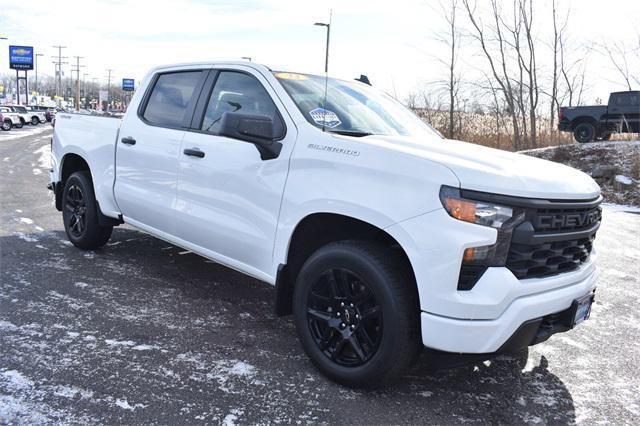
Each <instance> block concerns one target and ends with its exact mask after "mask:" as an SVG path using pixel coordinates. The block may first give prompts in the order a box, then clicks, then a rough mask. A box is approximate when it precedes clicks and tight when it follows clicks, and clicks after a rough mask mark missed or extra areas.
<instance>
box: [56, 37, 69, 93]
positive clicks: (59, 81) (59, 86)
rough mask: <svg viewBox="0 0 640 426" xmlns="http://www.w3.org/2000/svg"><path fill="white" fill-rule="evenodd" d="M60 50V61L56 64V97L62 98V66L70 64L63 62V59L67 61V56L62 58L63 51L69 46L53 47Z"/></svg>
mask: <svg viewBox="0 0 640 426" xmlns="http://www.w3.org/2000/svg"><path fill="white" fill-rule="evenodd" d="M53 47H54V48H55V49H58V60H57V61H56V62H54V64H56V96H60V91H62V65H63V64H67V63H68V62H62V60H63V59H67V57H66V56H62V49H66V48H67V46H53Z"/></svg>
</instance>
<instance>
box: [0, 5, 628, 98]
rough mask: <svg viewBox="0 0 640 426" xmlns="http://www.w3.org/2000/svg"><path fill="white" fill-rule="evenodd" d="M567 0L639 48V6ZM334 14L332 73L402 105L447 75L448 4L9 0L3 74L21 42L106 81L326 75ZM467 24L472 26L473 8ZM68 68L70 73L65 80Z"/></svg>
mask: <svg viewBox="0 0 640 426" xmlns="http://www.w3.org/2000/svg"><path fill="white" fill-rule="evenodd" d="M443 2H446V0H443ZM481 3H488V2H486V1H483V2H481ZM558 3H559V8H560V9H562V10H564V11H567V10H569V9H570V10H571V13H570V35H571V38H572V40H574V41H576V42H578V41H587V42H589V43H600V42H607V41H611V40H614V41H626V42H628V43H629V44H631V43H633V42H635V43H636V45H637V43H638V42H637V31H640V24H639V23H640V1H638V0H609V1H607V2H606V3H603V2H602V1H601V0H572V1H570V0H558ZM605 4H606V6H605ZM535 5H536V7H540V9H539V16H538V14H536V18H537V19H539V20H538V21H537V22H534V27H535V28H536V32H537V37H539V38H540V40H544V41H546V40H548V39H550V37H551V32H550V31H551V26H550V25H551V22H550V18H551V15H550V7H549V5H550V1H549V0H537V1H536V2H535ZM434 6H435V7H434ZM329 9H333V25H332V34H331V50H330V74H332V75H335V76H338V77H343V78H354V77H357V76H358V75H360V74H367V75H368V76H369V77H370V79H371V81H372V82H373V84H374V85H376V86H379V87H381V88H382V89H384V90H385V91H387V92H389V93H391V94H394V93H395V94H396V95H397V97H399V98H403V97H404V96H405V95H406V94H407V93H408V92H409V91H412V90H415V89H416V88H418V87H421V86H424V84H425V83H427V82H430V81H434V80H438V79H439V78H442V76H443V75H444V74H443V73H444V72H445V70H444V69H443V67H442V65H441V64H440V63H438V62H437V61H436V60H435V59H434V56H435V57H438V56H443V55H446V50H444V46H442V45H441V43H439V42H438V41H437V33H438V31H440V30H442V24H443V20H442V18H441V17H440V16H439V15H438V12H437V10H438V8H437V2H435V1H426V0H391V1H389V0H386V1H378V0H342V1H333V0H323V1H303V0H278V1H275V0H272V1H271V0H222V1H217V0H209V1H207V0H185V1H181V0H173V1H170V2H163V1H157V0H136V1H124V0H111V1H105V0H79V1H72V0H55V1H53V2H52V1H39V0H31V1H9V0H0V36H4V37H8V38H9V40H8V41H5V40H0V49H1V50H0V51H1V52H3V53H2V54H1V55H0V58H1V59H0V72H2V73H7V72H9V71H10V70H9V68H8V57H7V56H8V55H7V53H8V48H7V46H8V45H9V44H20V45H32V46H34V47H35V50H36V53H43V54H45V55H46V56H44V57H41V58H39V60H40V66H39V70H40V72H41V73H44V74H50V75H52V74H53V72H54V68H53V64H52V61H53V60H54V58H53V56H54V55H56V54H57V51H56V50H55V49H54V48H53V47H52V46H53V45H58V44H60V45H64V46H67V49H64V50H63V52H64V55H65V56H68V57H69V59H68V60H67V61H69V62H71V57H72V56H74V55H79V56H83V57H84V59H82V64H85V65H86V68H84V69H83V73H87V74H89V77H88V78H89V79H90V78H98V79H100V80H101V81H104V80H106V75H107V72H106V69H107V68H113V69H114V74H113V78H114V79H116V80H119V79H121V78H123V77H132V78H135V79H136V80H139V79H140V78H141V77H142V76H143V75H144V74H145V72H146V71H147V70H148V69H149V68H150V67H152V66H155V65H159V64H165V63H173V62H183V61H198V60H239V59H240V58H241V57H242V56H250V57H252V58H253V59H254V60H255V61H257V62H260V63H263V64H266V65H268V66H270V67H271V68H273V69H286V70H296V71H305V72H313V73H321V72H322V71H323V67H324V43H325V38H324V37H325V33H324V29H323V28H321V27H316V26H313V23H314V22H316V21H326V20H327V19H328V15H329ZM459 20H460V21H461V24H462V25H463V26H466V25H467V19H466V16H464V14H463V12H462V10H461V11H460V16H459ZM634 22H635V23H636V24H635V25H636V26H637V28H634ZM467 43H471V41H468V42H467ZM473 51H474V47H473V45H472V44H471V45H469V44H468V45H467V46H465V47H464V48H463V50H462V52H463V55H462V57H461V63H460V66H461V68H462V70H463V71H464V73H463V78H464V77H467V76H472V75H474V72H475V71H474V68H477V65H478V64H483V62H482V61H483V60H484V58H482V57H481V56H478V55H476V54H475V53H474V52H473ZM5 52H6V53H5ZM539 55H541V56H542V55H543V53H542V52H541V53H539ZM540 62H541V67H543V68H544V67H545V66H546V65H545V63H548V62H546V61H545V60H544V58H541V59H540ZM588 66H589V68H588V69H589V71H590V72H589V74H588V75H590V76H591V78H590V81H589V85H590V86H592V90H591V92H592V93H591V96H590V97H591V98H593V99H595V97H597V96H600V97H606V95H607V94H608V92H609V91H611V90H621V89H624V87H623V86H621V85H620V83H621V81H620V79H619V78H618V77H617V76H616V74H615V72H614V71H613V69H612V66H611V64H610V63H609V62H608V61H606V60H605V58H604V57H603V56H599V55H591V56H590V57H589V65H588ZM69 69H70V65H66V73H68V71H69ZM596 76H597V78H596ZM430 87H431V86H430Z"/></svg>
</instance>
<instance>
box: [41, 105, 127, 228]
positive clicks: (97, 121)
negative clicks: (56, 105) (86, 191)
mask: <svg viewBox="0 0 640 426" xmlns="http://www.w3.org/2000/svg"><path fill="white" fill-rule="evenodd" d="M121 124H122V119H120V118H117V117H113V116H108V115H104V116H103V115H91V114H81V113H67V112H65V113H59V114H57V116H56V122H55V127H54V132H53V143H52V147H51V149H52V153H53V161H54V163H53V171H52V173H56V171H57V170H61V168H60V167H59V166H60V165H58V164H57V163H56V159H61V160H60V161H62V163H63V164H62V165H64V161H65V159H66V158H67V157H65V156H66V154H67V153H69V152H73V153H77V154H78V155H80V156H82V157H83V158H85V159H86V160H87V161H88V162H89V164H91V177H92V178H93V182H95V184H94V186H95V191H96V199H97V200H98V203H99V204H100V209H101V210H102V212H103V213H104V214H105V215H107V216H112V217H117V215H118V214H119V209H118V207H117V204H116V202H115V198H114V196H113V184H114V180H115V167H114V164H115V150H116V141H117V140H118V134H119V132H120V125H121ZM53 177H54V178H55V180H54V181H58V180H60V179H59V177H58V176H53Z"/></svg>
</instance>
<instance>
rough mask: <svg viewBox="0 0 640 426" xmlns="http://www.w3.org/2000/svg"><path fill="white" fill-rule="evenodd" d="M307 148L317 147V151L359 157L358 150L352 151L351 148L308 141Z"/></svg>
mask: <svg viewBox="0 0 640 426" xmlns="http://www.w3.org/2000/svg"><path fill="white" fill-rule="evenodd" d="M307 148H311V149H317V150H318V151H327V152H335V153H336V154H343V155H351V156H353V157H359V156H360V151H354V150H352V149H344V148H336V147H335V146H328V145H318V144H315V143H310V144H309V145H307Z"/></svg>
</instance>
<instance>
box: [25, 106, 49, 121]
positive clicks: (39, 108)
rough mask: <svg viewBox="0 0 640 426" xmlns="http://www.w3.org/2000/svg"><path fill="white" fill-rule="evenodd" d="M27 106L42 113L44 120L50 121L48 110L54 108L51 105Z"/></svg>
mask: <svg viewBox="0 0 640 426" xmlns="http://www.w3.org/2000/svg"><path fill="white" fill-rule="evenodd" d="M27 108H31V110H32V111H37V112H39V113H42V114H43V115H44V119H45V121H51V117H50V116H49V112H50V111H51V110H52V109H54V108H53V107H48V106H43V105H29V106H28V107H27Z"/></svg>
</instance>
